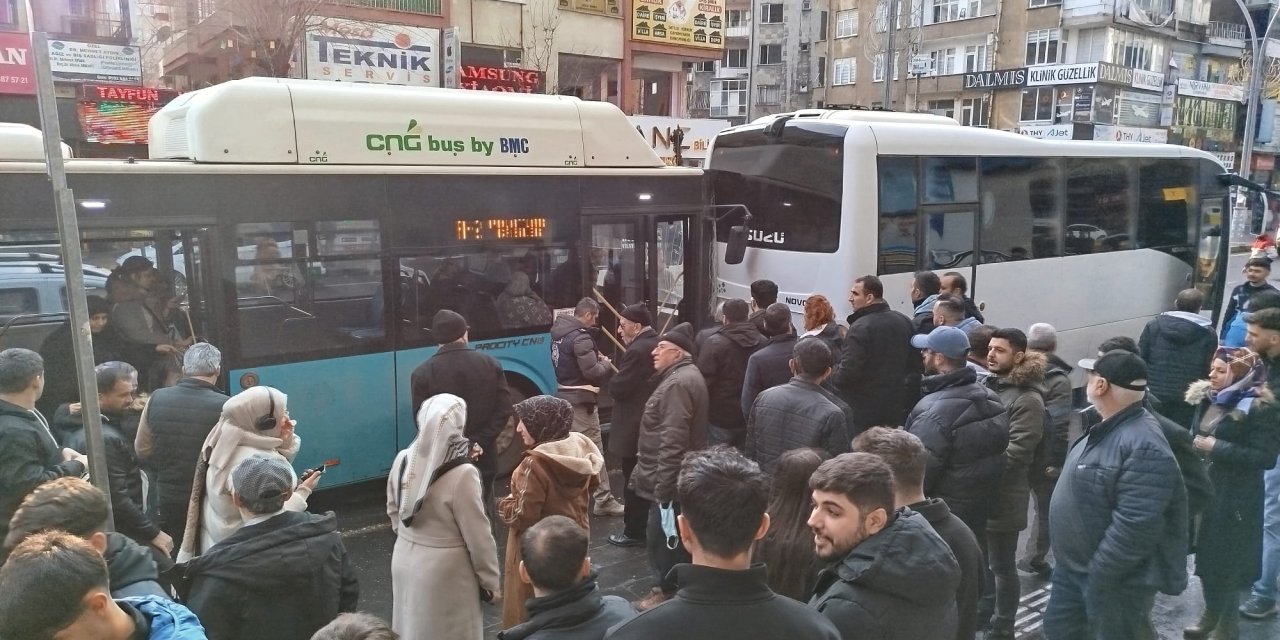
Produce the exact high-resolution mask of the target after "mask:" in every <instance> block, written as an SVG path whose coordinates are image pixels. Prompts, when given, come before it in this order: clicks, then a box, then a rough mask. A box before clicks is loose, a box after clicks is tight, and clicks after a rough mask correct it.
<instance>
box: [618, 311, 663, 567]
mask: <svg viewBox="0 0 1280 640" xmlns="http://www.w3.org/2000/svg"><path fill="white" fill-rule="evenodd" d="M651 324H653V317H652V316H651V315H650V313H649V308H648V307H647V306H645V305H644V304H633V305H630V306H627V307H625V308H624V309H623V310H622V317H621V318H620V319H619V320H618V334H619V335H620V336H622V342H623V344H625V345H627V350H626V351H624V352H623V354H622V360H621V362H619V363H618V372H617V373H616V374H614V375H613V377H612V378H610V379H609V395H610V396H612V397H613V414H612V422H611V424H610V425H609V452H610V453H612V454H613V455H615V456H618V459H619V460H621V461H622V478H623V480H622V483H623V485H624V486H625V487H626V488H625V489H624V493H623V498H624V500H623V514H622V523H623V524H622V533H615V534H612V535H610V536H609V544H613V545H617V546H619V547H641V546H644V541H645V528H646V527H647V526H648V522H649V501H648V500H645V499H644V498H641V497H640V496H639V495H638V494H637V493H636V492H635V491H634V490H632V488H631V472H632V471H633V470H635V468H636V450H637V447H638V445H639V442H640V418H641V416H643V415H644V405H645V403H646V402H648V401H649V396H650V395H652V394H653V390H654V389H655V388H656V387H657V386H658V382H657V380H656V376H655V373H656V371H655V370H654V368H653V350H654V348H655V347H657V346H658V334H657V332H655V331H654V330H653V327H652V326H650V325H651Z"/></svg>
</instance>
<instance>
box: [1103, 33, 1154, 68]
mask: <svg viewBox="0 0 1280 640" xmlns="http://www.w3.org/2000/svg"><path fill="white" fill-rule="evenodd" d="M1111 61H1112V62H1114V63H1116V64H1118V65H1120V66H1122V67H1133V68H1134V69H1146V70H1147V71H1159V70H1160V67H1161V65H1162V64H1164V45H1163V44H1161V43H1160V42H1157V41H1156V39H1155V38H1152V37H1151V36H1147V35H1143V34H1139V33H1133V32H1132V31H1124V30H1121V29H1116V31H1115V39H1114V41H1113V42H1112V44H1111Z"/></svg>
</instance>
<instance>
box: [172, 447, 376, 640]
mask: <svg viewBox="0 0 1280 640" xmlns="http://www.w3.org/2000/svg"><path fill="white" fill-rule="evenodd" d="M295 485H296V480H295V478H294V475H293V469H291V468H290V467H289V465H288V463H286V462H285V461H284V460H282V459H281V458H280V457H279V456H266V455H255V456H253V457H251V458H248V459H247V460H245V461H244V462H241V463H240V465H239V466H238V467H236V468H235V470H234V471H232V472H231V488H232V493H231V498H232V501H233V502H234V503H235V505H236V507H237V508H238V509H239V510H240V515H241V517H242V518H243V519H244V523H245V525H244V527H243V528H242V529H240V530H239V531H237V532H235V533H234V534H232V535H231V536H230V537H228V538H227V539H225V540H223V541H222V542H219V543H218V544H216V545H214V546H212V547H210V548H209V550H208V551H205V553H204V555H201V556H200V557H198V558H196V559H194V560H192V561H191V562H190V564H188V565H187V566H186V567H185V569H184V571H183V572H182V579H183V589H182V591H183V593H181V594H180V595H183V600H184V601H185V602H186V603H187V606H188V607H190V608H191V610H192V611H194V612H195V613H196V615H197V616H199V617H200V621H201V622H202V623H203V624H204V628H205V631H207V632H208V634H209V640H224V639H225V640H256V639H261V640H309V639H310V638H311V635H312V634H313V633H315V632H316V630H317V629H319V628H320V627H323V626H324V625H326V624H328V623H329V621H330V620H332V619H334V618H335V617H337V615H338V614H339V613H342V612H346V611H355V610H356V605H357V604H358V600H359V597H360V588H359V585H358V584H357V583H356V575H355V570H354V569H353V568H352V567H351V563H350V562H349V561H348V559H347V551H346V549H345V548H344V547H343V545H342V538H341V537H340V536H339V535H338V530H337V519H336V518H335V517H334V515H333V514H332V513H328V514H325V515H323V516H320V515H315V514H311V513H307V512H299V511H285V510H284V503H285V500H287V499H288V498H289V496H290V495H291V494H292V493H293V489H294V486H295Z"/></svg>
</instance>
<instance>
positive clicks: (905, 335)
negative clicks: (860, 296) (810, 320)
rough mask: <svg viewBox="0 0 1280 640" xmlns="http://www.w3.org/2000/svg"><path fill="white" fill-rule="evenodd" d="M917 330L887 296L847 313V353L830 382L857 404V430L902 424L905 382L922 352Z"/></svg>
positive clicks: (848, 400) (854, 410)
mask: <svg viewBox="0 0 1280 640" xmlns="http://www.w3.org/2000/svg"><path fill="white" fill-rule="evenodd" d="M914 333H915V327H914V325H912V324H911V319H910V318H907V317H906V316H904V315H902V314H901V313H898V312H897V311H894V310H892V309H890V308H889V304H888V303H887V302H885V301H883V300H878V301H876V302H874V303H872V304H869V305H867V306H865V307H863V308H861V309H859V310H857V311H855V312H854V313H853V314H852V315H850V316H849V330H848V331H847V332H846V333H845V336H844V352H843V353H842V354H841V355H840V362H839V364H837V365H836V370H835V373H833V374H831V380H830V383H831V387H832V388H833V389H835V391H836V395H838V396H840V399H841V400H844V401H845V403H846V404H848V405H849V406H850V407H852V408H853V419H854V430H855V431H857V432H862V431H865V430H867V429H868V428H871V427H874V426H877V425H897V424H902V422H901V420H902V418H903V417H904V416H905V414H906V409H905V408H904V404H905V400H904V398H905V397H906V392H907V387H906V385H907V382H908V380H909V379H910V378H911V375H912V374H913V373H914V372H915V371H916V369H917V368H918V363H919V362H920V354H919V352H917V351H916V350H915V349H913V348H911V336H912V334H914ZM916 380H917V382H918V380H919V379H918V378H916ZM855 435H856V434H855Z"/></svg>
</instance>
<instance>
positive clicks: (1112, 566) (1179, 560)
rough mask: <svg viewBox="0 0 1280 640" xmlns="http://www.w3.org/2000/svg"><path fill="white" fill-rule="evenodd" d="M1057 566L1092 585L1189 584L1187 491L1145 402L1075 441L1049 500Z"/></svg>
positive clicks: (1165, 587) (1171, 588)
mask: <svg viewBox="0 0 1280 640" xmlns="http://www.w3.org/2000/svg"><path fill="white" fill-rule="evenodd" d="M1049 527H1050V529H1051V530H1052V531H1053V534H1054V535H1053V539H1052V541H1051V545H1052V548H1053V556H1054V560H1055V561H1056V562H1057V565H1058V567H1060V568H1064V569H1066V570H1069V571H1074V572H1076V573H1085V574H1088V576H1089V583H1090V588H1091V589H1107V588H1110V589H1116V588H1124V587H1142V588H1151V589H1157V590H1159V591H1161V592H1164V593H1167V594H1170V595H1177V594H1179V593H1182V590H1183V589H1185V588H1186V587H1187V495H1186V489H1185V487H1184V486H1183V483H1182V475H1181V473H1180V472H1179V470H1178V462H1177V460H1176V459H1175V458H1174V456H1173V451H1172V450H1171V449H1170V448H1169V443H1168V442H1167V441H1166V440H1165V438H1164V436H1163V435H1161V433H1160V425H1159V424H1157V423H1156V419H1155V417H1154V416H1152V415H1151V413H1150V412H1148V411H1147V410H1146V409H1144V408H1143V406H1142V403H1140V402H1139V403H1134V404H1133V405H1132V406H1130V407H1128V408H1126V409H1124V410H1122V411H1120V412H1119V413H1117V414H1116V415H1113V416H1111V418H1109V419H1107V420H1104V421H1102V422H1100V423H1098V424H1097V425H1096V426H1094V427H1093V428H1092V429H1090V430H1089V431H1088V432H1087V433H1086V434H1085V435H1084V436H1083V437H1081V438H1080V439H1078V440H1076V442H1075V444H1074V445H1073V446H1072V447H1071V451H1070V452H1069V453H1068V454H1067V461H1066V464H1065V465H1063V467H1062V476H1061V477H1059V478H1058V484H1057V487H1056V488H1055V489H1054V492H1053V499H1052V500H1051V501H1050V503H1049Z"/></svg>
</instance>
